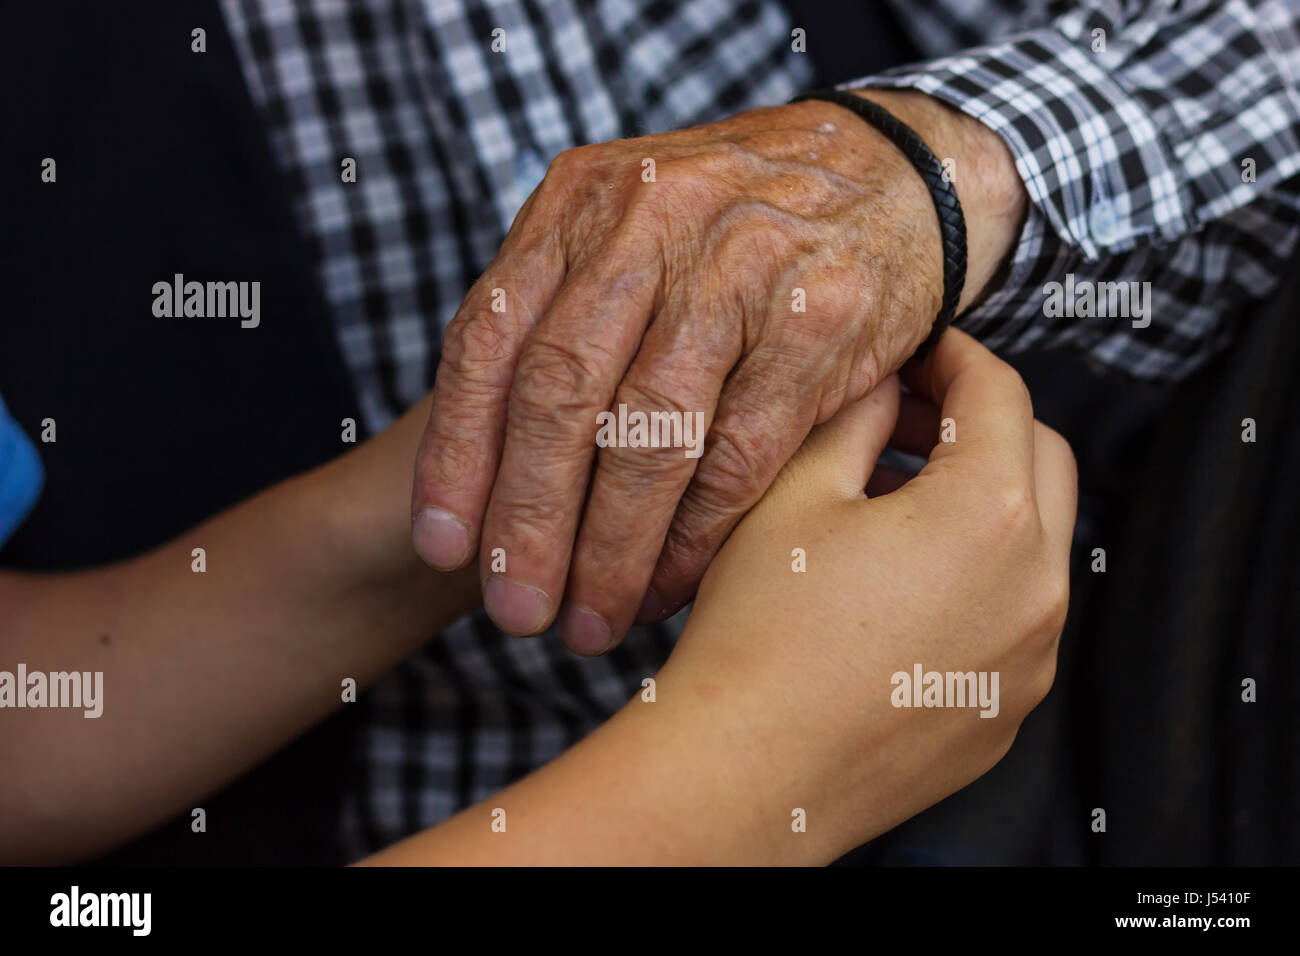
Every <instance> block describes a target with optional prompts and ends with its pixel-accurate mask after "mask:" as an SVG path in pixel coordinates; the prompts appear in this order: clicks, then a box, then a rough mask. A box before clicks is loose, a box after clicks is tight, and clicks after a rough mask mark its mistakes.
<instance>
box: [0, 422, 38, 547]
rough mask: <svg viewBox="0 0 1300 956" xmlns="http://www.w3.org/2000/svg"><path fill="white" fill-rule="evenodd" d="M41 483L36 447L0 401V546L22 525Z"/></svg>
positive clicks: (36, 496)
mask: <svg viewBox="0 0 1300 956" xmlns="http://www.w3.org/2000/svg"><path fill="white" fill-rule="evenodd" d="M44 484H45V470H44V469H43V468H42V467H41V459H40V456H39V455H38V454H37V453H36V446H35V445H33V444H32V441H31V439H30V438H28V437H27V434H26V432H24V431H23V430H22V428H21V427H20V426H19V424H18V423H17V422H16V421H14V420H13V419H12V418H10V417H9V410H8V409H7V408H6V407H5V403H4V400H3V399H0V546H3V545H4V543H5V542H6V541H7V540H8V539H9V536H10V535H11V534H13V533H14V531H15V530H17V528H18V526H19V525H20V524H22V523H23V519H24V518H26V517H27V514H28V512H30V511H31V510H32V506H33V505H35V504H36V499H37V498H39V497H40V496H41V487H42V486H43V485H44Z"/></svg>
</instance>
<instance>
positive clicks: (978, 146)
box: [853, 89, 1029, 315]
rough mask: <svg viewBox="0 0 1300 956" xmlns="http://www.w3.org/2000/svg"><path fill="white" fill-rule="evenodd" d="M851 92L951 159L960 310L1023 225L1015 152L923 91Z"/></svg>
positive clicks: (990, 277)
mask: <svg viewBox="0 0 1300 956" xmlns="http://www.w3.org/2000/svg"><path fill="white" fill-rule="evenodd" d="M853 92H855V93H856V94H857V95H858V96H861V97H863V98H864V99H868V100H871V101H872V102H874V103H876V104H878V105H879V106H882V107H884V108H885V109H887V110H888V111H889V112H890V113H892V114H894V115H895V116H896V117H898V119H900V120H902V121H903V122H904V123H906V124H907V125H908V126H910V127H911V128H912V129H913V130H914V131H915V132H916V133H917V135H919V136H920V137H921V138H922V139H923V140H925V143H926V145H927V146H929V147H930V150H931V151H932V152H933V153H934V154H935V156H937V157H938V158H939V161H940V162H943V163H945V164H947V163H948V161H951V165H950V167H949V168H951V170H952V186H953V188H954V189H955V190H956V192H957V198H958V200H959V201H960V202H961V207H962V213H963V215H964V217H965V220H966V243H967V258H966V262H967V264H966V284H965V287H964V288H963V290H962V295H961V299H960V300H959V302H958V305H957V314H958V315H960V314H961V313H962V312H964V311H965V310H966V309H968V308H969V307H970V306H972V305H974V304H975V303H977V302H978V301H980V299H981V298H982V297H983V295H984V294H985V292H986V291H987V290H988V288H989V286H990V285H991V284H992V283H993V282H994V280H995V279H997V277H998V276H999V274H1000V273H1001V272H1002V270H1003V267H1004V265H1005V264H1006V262H1007V260H1008V259H1009V258H1010V256H1011V254H1012V253H1013V252H1014V251H1015V247H1016V243H1017V241H1018V239H1019V237H1020V231H1021V229H1022V228H1023V226H1024V220H1025V215H1026V212H1027V210H1028V205H1029V197H1028V194H1027V193H1026V191H1025V187H1024V183H1023V182H1022V181H1021V179H1020V174H1019V173H1018V172H1017V171H1016V164H1015V157H1014V156H1013V155H1012V154H1011V151H1010V150H1009V149H1008V148H1007V145H1006V143H1004V142H1003V141H1002V138H1001V137H1000V136H998V134H997V133H995V132H994V131H993V130H991V129H990V128H989V127H987V126H985V125H984V124H983V123H981V122H980V121H979V120H977V119H975V118H974V117H971V116H967V115H966V114H965V113H962V112H961V111H959V110H957V109H954V108H953V107H951V106H949V105H948V104H946V103H944V102H942V101H941V100H937V99H935V98H934V97H932V96H928V95H927V94H925V93H919V92H916V91H914V90H892V89H865V90H854V91H853ZM916 178H918V179H919V176H918V177H916ZM923 188H924V187H923ZM918 211H919V207H918ZM930 214H931V215H933V213H932V207H931V210H930Z"/></svg>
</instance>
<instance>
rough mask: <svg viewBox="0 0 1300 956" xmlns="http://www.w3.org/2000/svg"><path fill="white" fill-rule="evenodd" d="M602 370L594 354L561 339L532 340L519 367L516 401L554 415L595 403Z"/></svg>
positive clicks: (540, 411)
mask: <svg viewBox="0 0 1300 956" xmlns="http://www.w3.org/2000/svg"><path fill="white" fill-rule="evenodd" d="M598 383H599V374H598V370H597V368H596V366H595V364H594V363H593V360H592V358H591V357H589V356H586V355H584V354H582V353H581V352H579V351H578V350H577V349H574V348H571V347H569V346H567V345H564V344H561V343H559V342H555V341H551V340H548V339H538V340H535V341H534V342H532V343H530V344H529V345H528V347H527V348H526V349H525V350H524V354H523V356H522V357H521V358H520V360H519V367H518V368H517V369H516V371H515V385H514V394H513V395H512V396H511V398H512V400H513V402H517V403H519V404H520V405H521V406H522V407H523V408H525V409H527V410H530V411H535V412H539V413H541V414H543V415H544V416H545V417H550V414H551V413H552V412H555V411H578V410H581V409H584V408H586V407H587V406H588V405H590V404H592V398H591V396H592V395H593V392H594V389H596V388H597V387H598Z"/></svg>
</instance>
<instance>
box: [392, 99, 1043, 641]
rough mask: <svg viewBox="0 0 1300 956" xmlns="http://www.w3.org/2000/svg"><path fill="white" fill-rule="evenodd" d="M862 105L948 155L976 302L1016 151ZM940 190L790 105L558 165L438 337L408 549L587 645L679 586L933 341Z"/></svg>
mask: <svg viewBox="0 0 1300 956" xmlns="http://www.w3.org/2000/svg"><path fill="white" fill-rule="evenodd" d="M871 98H872V99H874V100H876V101H877V102H880V103H881V104H883V105H885V106H886V108H888V109H890V110H891V111H892V112H894V113H895V115H897V116H899V117H900V118H901V119H903V120H904V122H907V123H908V124H909V125H911V126H912V128H913V129H916V130H917V131H918V132H919V133H921V135H922V136H923V138H925V139H926V141H927V143H928V144H929V145H930V147H931V149H932V150H934V151H935V153H936V155H938V156H940V157H944V158H945V159H951V161H952V165H953V168H954V169H955V171H956V174H955V177H954V178H955V181H956V185H957V188H958V192H959V195H960V198H961V201H962V204H963V207H964V210H965V215H966V220H967V231H968V236H969V266H968V272H967V276H968V278H967V282H966V292H965V294H964V295H963V300H962V303H961V305H960V306H959V308H961V307H964V306H965V305H967V304H969V303H970V301H971V300H972V299H973V298H974V296H975V295H977V294H978V292H979V290H980V289H981V288H983V287H984V286H985V285H986V284H987V283H988V281H989V279H990V278H991V277H992V276H993V274H994V273H995V272H996V270H997V268H998V265H999V264H1000V262H1001V261H1002V259H1003V258H1004V257H1005V254H1006V252H1007V250H1008V249H1009V248H1010V246H1011V244H1012V241H1013V239H1014V237H1015V235H1016V233H1017V231H1018V228H1019V221H1020V218H1021V217H1022V216H1023V209H1024V198H1023V193H1022V187H1021V185H1020V182H1019V179H1018V178H1017V177H1016V175H1015V171H1014V167H1013V166H1012V164H1011V159H1010V156H1009V154H1008V153H1007V152H1006V150H1005V147H1003V145H1002V143H1001V141H1000V140H998V139H997V138H996V136H995V135H994V134H992V133H991V132H990V131H988V130H986V129H985V128H984V127H982V126H980V125H979V124H978V123H977V122H975V121H974V120H971V119H969V118H967V117H964V116H962V115H960V114H957V113H956V112H954V111H951V110H949V109H948V108H947V107H944V106H942V105H941V104H938V103H937V102H935V101H932V100H929V99H928V98H927V97H924V96H922V95H921V94H915V93H887V92H883V91H875V92H873V93H872V94H871ZM942 294H943V273H942V258H941V242H940V233H939V225H938V221H937V217H936V215H935V212H934V206H933V200H932V199H931V196H930V193H929V191H928V189H927V187H926V185H925V183H924V182H923V180H922V179H921V178H920V177H919V176H918V175H917V173H916V171H915V170H914V169H913V168H912V167H911V165H910V163H909V161H908V160H907V159H906V158H905V157H904V156H903V154H902V153H901V152H900V151H899V150H898V149H897V148H896V147H895V146H894V145H893V144H892V143H891V142H890V141H889V140H888V139H887V138H885V137H884V136H883V135H882V134H880V133H879V132H877V131H876V130H875V129H874V128H872V127H871V126H870V125H868V124H867V123H865V122H863V121H862V120H861V119H859V118H858V117H856V116H855V115H853V113H851V112H850V111H848V110H845V109H843V108H842V107H840V106H837V105H834V104H831V103H826V102H820V101H807V102H801V103H797V104H791V105H787V106H780V107H773V108H767V109H760V110H753V111H750V112H746V113H742V114H739V115H737V116H734V117H731V118H729V119H726V120H724V121H722V122H718V123H714V124H710V125H707V126H701V127H696V128H692V129H687V130H682V131H678V132H672V133H666V134H663V135H657V136H649V137H644V138H639V139H631V140H619V141H615V142H610V143H601V144H596V145H591V146H584V147H580V148H578V149H574V150H570V151H568V152H566V153H563V154H561V155H560V156H559V157H557V158H556V160H555V161H554V162H553V163H552V165H551V167H550V169H549V171H548V173H547V175H546V177H545V179H544V180H543V181H542V183H541V184H540V186H539V187H538V188H537V189H536V190H535V191H534V193H533V194H532V196H530V197H529V199H528V201H527V202H526V203H525V204H524V206H523V208H522V209H521V210H520V212H519V214H518V216H517V217H516V219H515V222H514V224H513V226H512V227H511V230H510V232H509V235H508V236H507V237H506V239H505V241H504V243H503V244H502V246H501V248H500V250H499V252H498V254H497V256H496V258H495V260H494V261H493V262H492V263H491V265H490V266H489V268H488V269H487V270H486V272H485V273H484V274H483V275H482V276H481V277H480V279H479V281H478V282H477V283H475V285H474V287H473V288H472V289H471V290H470V292H469V293H468V295H467V296H466V298H465V300H464V302H463V303H462V305H461V308H460V310H459V312H458V314H457V315H456V317H455V319H454V320H453V321H452V323H451V324H450V326H449V328H448V329H447V334H446V336H445V340H444V343H443V353H442V360H441V364H440V367H439V369H438V374H437V382H436V386H435V390H434V404H433V410H432V412H431V415H430V420H429V425H428V428H427V429H426V432H425V435H424V440H423V442H422V445H421V449H420V453H419V456H418V458H417V462H416V474H415V484H414V493H413V507H412V514H413V522H414V524H413V533H414V541H415V546H416V548H417V550H418V551H419V552H420V554H421V556H422V557H424V559H425V560H426V561H427V562H428V563H430V564H432V565H434V566H435V567H439V568H444V569H449V568H454V567H460V566H462V565H464V564H466V563H468V562H469V561H470V560H471V559H472V558H473V557H474V555H475V554H477V555H478V559H479V562H480V573H481V576H482V578H483V581H484V603H485V607H486V609H487V611H488V613H489V614H490V615H491V616H492V618H493V619H494V620H495V621H496V622H497V624H498V625H499V626H500V627H501V628H502V629H503V630H505V631H507V632H509V633H512V634H520V635H522V634H533V633H537V632H539V631H541V630H543V629H544V628H545V627H547V626H548V625H549V624H550V622H551V621H552V620H554V619H555V617H556V615H557V613H558V614H559V620H560V629H561V633H562V634H563V636H564V639H565V642H566V644H567V645H568V646H569V647H570V649H572V650H574V651H575V652H578V653H582V654H598V653H601V652H603V651H605V650H608V649H609V648H610V647H612V646H614V645H615V644H616V643H617V641H618V640H619V639H620V638H621V637H622V635H623V634H624V633H625V632H626V630H627V628H628V627H629V626H631V624H632V623H634V621H636V620H641V621H647V620H654V619H661V618H663V617H665V616H667V615H668V614H670V613H672V612H673V611H675V610H677V609H678V608H680V607H681V606H683V605H684V604H685V603H686V602H687V601H689V600H690V598H691V596H692V595H693V594H694V591H695V588H696V586H697V585H698V583H699V580H700V578H701V577H702V575H703V574H704V571H705V569H706V568H707V566H708V563H709V561H710V559H711V558H712V557H713V555H714V554H715V553H716V552H717V551H718V549H719V548H720V547H721V545H722V543H723V541H724V540H725V539H726V537H727V535H728V534H729V533H730V531H731V530H732V528H733V527H734V526H735V525H736V523H737V522H738V521H739V520H740V518H742V517H743V516H744V514H745V513H746V511H748V510H749V508H750V507H752V506H753V505H754V504H755V503H756V502H757V501H758V500H759V498H761V497H762V495H763V492H764V491H765V490H766V489H767V487H768V485H769V484H770V483H771V482H772V480H773V478H774V477H775V476H776V474H777V473H778V472H779V471H780V469H781V467H782V466H783V465H784V464H785V463H786V461H787V460H789V459H790V457H791V456H792V455H793V454H794V452H795V451H796V449H798V448H799V446H800V444H801V443H802V442H803V440H804V438H805V437H806V436H807V435H808V433H809V431H810V430H811V429H812V427H813V426H814V425H816V424H817V423H819V422H822V421H825V420H826V419H828V418H830V417H831V416H832V415H834V414H835V412H836V411H838V410H839V409H840V408H841V407H843V406H844V405H846V404H847V403H851V402H853V401H856V400H857V399H859V398H861V397H862V396H864V395H866V394H867V393H869V392H870V391H871V390H872V389H873V387H874V386H875V385H876V384H878V383H879V382H881V381H882V380H883V379H884V378H885V377H886V376H887V375H888V374H889V373H891V372H892V371H894V370H895V369H897V368H898V367H899V366H900V365H901V364H902V363H903V362H904V361H905V360H906V359H907V357H908V356H909V355H911V354H912V352H913V351H914V350H915V349H916V347H917V345H918V344H920V343H921V342H922V341H924V339H925V338H926V335H927V334H928V332H929V329H930V325H931V323H932V322H933V320H934V317H935V315H936V313H937V312H938V310H939V306H940V302H941V298H942Z"/></svg>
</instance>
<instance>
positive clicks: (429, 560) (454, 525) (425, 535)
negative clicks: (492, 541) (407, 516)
mask: <svg viewBox="0 0 1300 956" xmlns="http://www.w3.org/2000/svg"><path fill="white" fill-rule="evenodd" d="M411 540H412V541H413V542H414V543H415V553H416V554H418V555H419V556H420V558H421V560H423V561H424V563H425V564H428V565H432V566H433V567H435V568H437V569H438V570H439V571H451V570H453V569H455V568H458V567H460V566H461V565H462V564H464V563H465V560H466V559H467V558H468V557H469V548H470V540H469V525H467V524H466V523H465V522H463V521H461V520H460V519H459V518H457V517H456V516H455V515H454V514H452V513H451V512H450V511H443V510H442V509H441V508H425V509H424V510H423V511H421V512H420V513H419V514H418V515H416V516H415V520H414V521H413V522H412V523H411Z"/></svg>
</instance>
